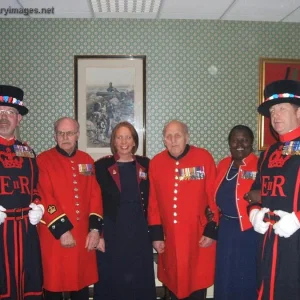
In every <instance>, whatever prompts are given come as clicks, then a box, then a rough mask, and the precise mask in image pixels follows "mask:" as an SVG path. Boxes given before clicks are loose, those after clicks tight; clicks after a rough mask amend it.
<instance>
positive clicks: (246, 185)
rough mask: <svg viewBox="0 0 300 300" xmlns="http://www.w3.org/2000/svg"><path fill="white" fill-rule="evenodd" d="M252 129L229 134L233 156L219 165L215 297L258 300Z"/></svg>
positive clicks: (227, 299) (240, 128) (230, 299)
mask: <svg viewBox="0 0 300 300" xmlns="http://www.w3.org/2000/svg"><path fill="white" fill-rule="evenodd" d="M253 140H254V136H253V132H252V130H251V129H250V128H249V127H247V126H243V125H237V126H235V127H233V128H232V130H231V131H230V133H229V136H228V143H229V149H230V153H231V155H230V156H228V157H226V158H224V159H223V160H221V161H220V163H219V164H218V168H217V179H216V186H215V199H216V202H217V205H218V207H219V209H220V211H221V214H220V223H219V231H218V241H217V258H216V275H215V284H214V299H215V300H256V299H257V291H256V252H257V233H256V232H255V231H254V230H253V228H252V225H251V223H250V221H249V218H248V214H247V206H248V202H247V201H246V200H244V198H243V197H244V194H245V193H247V192H248V191H249V190H250V187H251V185H252V183H253V181H254V179H255V176H256V171H257V161H258V158H257V157H256V156H255V155H254V154H253V153H252V151H253V148H252V145H253Z"/></svg>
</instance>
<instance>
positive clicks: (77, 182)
mask: <svg viewBox="0 0 300 300" xmlns="http://www.w3.org/2000/svg"><path fill="white" fill-rule="evenodd" d="M59 150H60V149H59V148H52V149H50V150H48V151H45V152H43V153H42V154H40V155H39V156H38V166H39V170H40V177H39V185H38V188H39V191H40V193H41V195H42V197H43V199H44V200H45V214H44V217H43V220H42V222H43V224H41V225H40V240H41V249H42V262H43V270H44V288H45V289H46V290H49V291H52V292H60V291H77V290H80V289H82V288H84V287H86V286H88V285H90V284H93V283H95V282H97V280H98V274H97V263H96V253H95V251H90V252H88V251H87V249H86V248H85V242H86V237H87V235H88V233H89V229H91V228H96V229H99V224H101V222H102V200H101V193H100V188H99V185H98V183H97V181H96V178H95V176H94V170H93V164H94V162H93V159H92V158H91V157H90V156H89V155H88V154H86V153H84V152H82V151H79V150H77V151H76V152H75V154H74V155H71V156H66V155H63V152H62V150H60V151H59ZM68 230H71V233H72V235H73V237H74V239H75V241H76V246H75V247H73V248H63V247H62V246H61V244H60V240H59V237H60V236H61V235H62V234H63V233H64V232H66V231H68Z"/></svg>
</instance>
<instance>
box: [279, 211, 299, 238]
mask: <svg viewBox="0 0 300 300" xmlns="http://www.w3.org/2000/svg"><path fill="white" fill-rule="evenodd" d="M274 214H276V215H277V216H279V217H280V220H279V221H278V222H277V223H275V224H274V225H273V229H274V233H275V234H278V235H279V236H280V237H285V238H288V237H290V236H291V235H292V234H293V233H295V232H296V231H297V230H298V229H299V228H300V222H299V220H298V218H297V216H296V215H295V213H294V212H292V213H288V212H286V211H282V210H274Z"/></svg>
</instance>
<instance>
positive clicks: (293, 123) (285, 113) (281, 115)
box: [270, 103, 300, 135]
mask: <svg viewBox="0 0 300 300" xmlns="http://www.w3.org/2000/svg"><path fill="white" fill-rule="evenodd" d="M270 117H271V124H272V126H273V128H274V130H275V131H276V132H277V133H278V134H280V135H283V134H286V133H288V132H289V131H291V130H293V129H295V128H297V127H298V126H299V125H300V108H299V107H296V106H294V105H292V104H290V103H279V104H275V105H273V106H271V108H270Z"/></svg>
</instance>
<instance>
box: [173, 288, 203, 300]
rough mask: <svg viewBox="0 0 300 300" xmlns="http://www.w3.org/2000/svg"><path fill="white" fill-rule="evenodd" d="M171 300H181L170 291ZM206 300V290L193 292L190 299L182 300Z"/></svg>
mask: <svg viewBox="0 0 300 300" xmlns="http://www.w3.org/2000/svg"><path fill="white" fill-rule="evenodd" d="M170 297H171V300H180V299H178V298H177V297H176V296H175V295H174V294H173V293H172V292H171V291H170ZM205 299H206V289H202V290H198V291H196V292H193V293H192V294H191V295H190V296H189V297H187V298H184V299H181V300H205Z"/></svg>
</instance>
